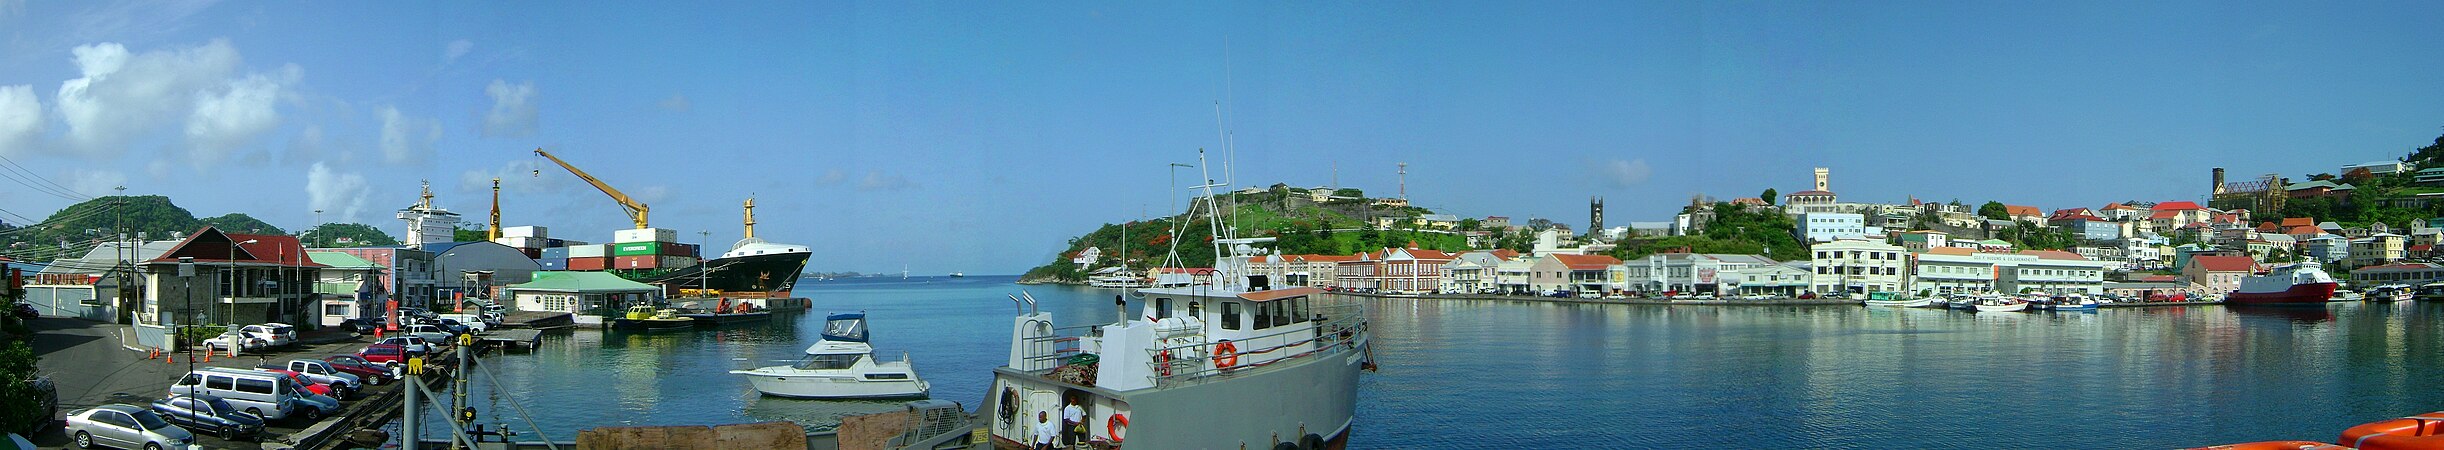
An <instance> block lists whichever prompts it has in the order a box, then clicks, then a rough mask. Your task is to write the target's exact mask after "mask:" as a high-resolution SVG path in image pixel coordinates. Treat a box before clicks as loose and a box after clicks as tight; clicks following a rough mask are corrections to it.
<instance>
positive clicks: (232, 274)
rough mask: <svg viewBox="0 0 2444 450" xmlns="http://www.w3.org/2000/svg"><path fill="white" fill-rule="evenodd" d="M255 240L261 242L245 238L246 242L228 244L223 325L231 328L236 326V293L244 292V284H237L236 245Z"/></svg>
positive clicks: (250, 242)
mask: <svg viewBox="0 0 2444 450" xmlns="http://www.w3.org/2000/svg"><path fill="white" fill-rule="evenodd" d="M256 242H262V240H261V239H247V240H246V242H237V243H231V244H229V284H228V286H229V317H228V320H229V323H226V324H223V325H229V326H230V327H231V328H236V326H237V324H238V322H237V320H238V295H239V294H243V293H245V292H246V291H245V289H244V287H245V286H242V285H239V284H238V246H240V245H246V244H253V243H256Z"/></svg>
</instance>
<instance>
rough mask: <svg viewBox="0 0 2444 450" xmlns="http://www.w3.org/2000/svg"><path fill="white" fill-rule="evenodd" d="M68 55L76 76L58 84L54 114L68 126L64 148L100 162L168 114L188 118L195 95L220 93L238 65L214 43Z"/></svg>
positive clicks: (99, 47)
mask: <svg viewBox="0 0 2444 450" xmlns="http://www.w3.org/2000/svg"><path fill="white" fill-rule="evenodd" d="M70 53H72V54H74V55H75V58H74V59H75V61H76V65H77V70H78V71H79V72H80V73H81V74H82V76H81V77H79V78H76V79H71V80H67V81H63V82H61V83H60V85H59V94H58V97H57V107H56V108H57V109H58V111H59V113H60V117H61V118H62V119H64V120H65V122H66V123H67V125H68V131H67V138H68V142H69V143H71V144H74V146H75V148H76V149H78V150H82V151H84V152H86V153H88V154H91V155H102V156H108V155H115V154H117V153H118V152H120V151H121V149H122V148H124V147H125V144H126V143H127V142H129V141H130V140H131V139H133V138H134V137H136V136H137V135H139V134H143V133H144V132H147V131H151V130H155V129H157V127H158V126H159V125H161V124H162V123H163V122H164V121H166V120H167V119H169V118H170V117H172V116H171V115H172V114H176V113H179V112H191V108H192V106H191V105H192V103H191V102H193V101H194V100H195V98H196V96H197V95H198V94H199V93H206V92H214V91H217V90H226V89H227V88H228V86H229V84H230V83H229V79H230V75H231V74H233V73H235V72H236V71H237V69H238V65H239V64H240V62H241V59H240V58H239V56H238V50H237V48H235V47H232V46H230V45H229V41H227V40H220V39H215V40H213V41H212V42H210V43H206V44H204V45H202V46H197V47H190V48H180V49H172V50H162V51H151V52H144V53H135V54H131V53H129V52H128V51H127V47H125V46H121V45H119V44H117V43H108V42H105V43H100V44H93V45H83V46H78V47H76V48H75V49H73V50H71V51H70ZM216 88H217V89H216Z"/></svg>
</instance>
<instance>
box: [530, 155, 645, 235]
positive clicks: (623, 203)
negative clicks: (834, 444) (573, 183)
mask: <svg viewBox="0 0 2444 450" xmlns="http://www.w3.org/2000/svg"><path fill="white" fill-rule="evenodd" d="M535 154H537V155H542V156H543V157H544V158H549V159H551V160H552V163H554V164H559V165H560V168H562V169H568V170H569V173H570V174H575V175H577V178H578V179H581V180H586V184H591V185H594V188H595V189H601V190H602V191H603V194H606V195H610V196H611V201H615V202H619V206H620V207H621V208H625V209H627V213H628V220H630V221H634V222H636V228H637V229H639V230H642V229H646V228H652V227H651V226H647V225H645V213H646V212H648V211H651V210H652V208H647V207H645V202H639V201H636V199H633V198H628V194H622V193H620V192H619V189H616V188H612V187H611V185H609V184H604V183H603V180H598V179H594V176H593V175H587V174H586V171H583V170H577V166H572V165H569V162H568V161H561V160H560V157H558V156H552V153H551V152H546V151H543V149H540V148H538V149H535Z"/></svg>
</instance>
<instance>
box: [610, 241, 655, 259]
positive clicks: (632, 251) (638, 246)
mask: <svg viewBox="0 0 2444 450" xmlns="http://www.w3.org/2000/svg"><path fill="white" fill-rule="evenodd" d="M661 253H662V243H660V242H624V243H618V244H611V256H658V255H660V254H661Z"/></svg>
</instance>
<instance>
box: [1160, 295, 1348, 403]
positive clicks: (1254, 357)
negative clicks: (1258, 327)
mask: <svg viewBox="0 0 2444 450" xmlns="http://www.w3.org/2000/svg"><path fill="white" fill-rule="evenodd" d="M1361 308H1362V306H1361V305H1357V304H1348V305H1334V306H1319V307H1316V308H1315V309H1314V311H1315V312H1317V313H1319V314H1320V315H1323V316H1324V317H1326V319H1324V320H1319V321H1311V322H1308V323H1309V324H1311V326H1310V327H1307V328H1296V329H1292V330H1288V331H1283V332H1278V333H1273V334H1266V335H1259V336H1255V337H1250V338H1245V339H1237V340H1232V341H1230V342H1231V346H1232V347H1235V349H1236V350H1235V351H1234V352H1233V353H1232V357H1230V358H1218V357H1222V356H1223V355H1220V354H1218V352H1217V351H1216V349H1215V347H1217V346H1220V345H1221V342H1220V341H1215V342H1206V343H1198V344H1188V345H1177V346H1170V347H1162V348H1153V349H1147V350H1146V353H1147V356H1148V358H1147V361H1148V364H1149V365H1150V366H1151V367H1152V368H1153V369H1154V370H1153V372H1152V373H1153V374H1154V378H1155V386H1156V387H1163V386H1171V385H1175V384H1179V383H1187V382H1203V381H1210V380H1215V379H1222V378H1228V377H1230V376H1233V375H1234V374H1239V373H1245V372H1247V371H1252V370H1256V369H1258V368H1262V367H1265V366H1270V365H1274V364H1280V363H1285V362H1292V361H1299V360H1301V359H1302V358H1307V357H1310V356H1316V355H1322V354H1337V353H1338V352H1340V351H1343V350H1351V349H1356V348H1358V347H1360V346H1362V345H1364V343H1365V342H1366V339H1367V334H1366V333H1367V325H1366V324H1367V322H1366V315H1365V314H1364V310H1363V309H1361ZM1308 344H1313V345H1308ZM1165 356H1169V357H1165ZM1228 359H1236V360H1237V361H1232V362H1235V364H1231V365H1230V366H1229V367H1221V364H1217V363H1219V362H1224V361H1227V360H1228Z"/></svg>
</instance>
